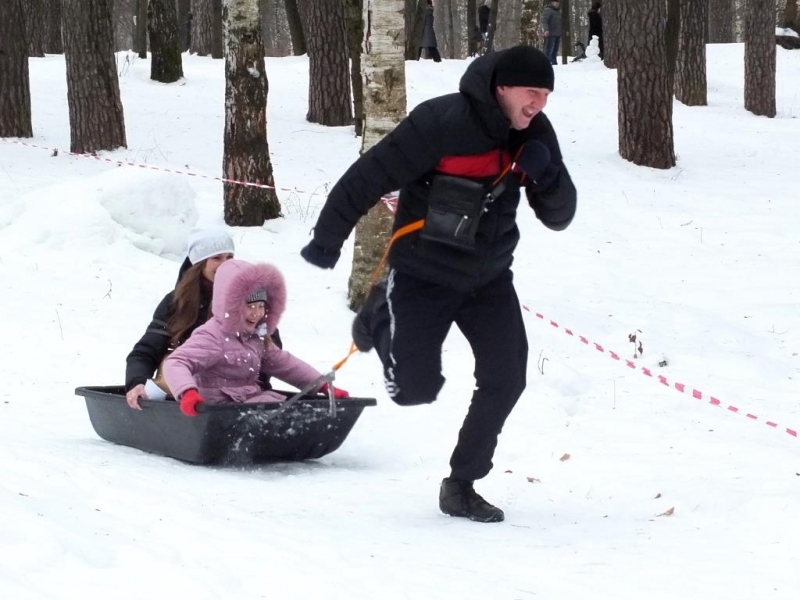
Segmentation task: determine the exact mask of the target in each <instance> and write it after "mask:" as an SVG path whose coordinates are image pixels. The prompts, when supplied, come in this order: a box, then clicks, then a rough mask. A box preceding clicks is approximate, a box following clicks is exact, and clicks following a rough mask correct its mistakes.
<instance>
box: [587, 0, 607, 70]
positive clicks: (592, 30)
mask: <svg viewBox="0 0 800 600" xmlns="http://www.w3.org/2000/svg"><path fill="white" fill-rule="evenodd" d="M602 7H603V3H602V2H601V0H595V2H592V8H591V9H589V12H588V13H586V14H587V15H588V17H589V40H588V41H587V42H586V47H587V48H588V47H589V46H590V45H591V43H592V38H593V37H596V38H597V44H598V46H599V48H600V58H601V59H602V58H603V15H601V14H600V9H601V8H602Z"/></svg>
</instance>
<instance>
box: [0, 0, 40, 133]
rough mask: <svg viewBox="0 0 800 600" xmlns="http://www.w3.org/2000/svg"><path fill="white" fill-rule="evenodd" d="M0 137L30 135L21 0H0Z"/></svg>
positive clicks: (28, 81) (25, 46) (29, 91)
mask: <svg viewBox="0 0 800 600" xmlns="http://www.w3.org/2000/svg"><path fill="white" fill-rule="evenodd" d="M0 81H2V82H3V85H0V137H33V129H32V127H31V90H30V78H29V75H28V46H27V44H26V42H25V17H24V16H23V8H22V0H3V2H0Z"/></svg>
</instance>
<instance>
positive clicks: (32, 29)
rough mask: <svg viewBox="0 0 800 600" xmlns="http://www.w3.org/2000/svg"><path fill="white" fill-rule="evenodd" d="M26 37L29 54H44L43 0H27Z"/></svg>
mask: <svg viewBox="0 0 800 600" xmlns="http://www.w3.org/2000/svg"><path fill="white" fill-rule="evenodd" d="M24 5H25V9H24V18H25V38H26V41H27V43H28V56H38V57H42V56H44V21H43V19H42V14H43V13H44V2H43V0H25V2H24Z"/></svg>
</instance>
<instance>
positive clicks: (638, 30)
mask: <svg viewBox="0 0 800 600" xmlns="http://www.w3.org/2000/svg"><path fill="white" fill-rule="evenodd" d="M615 4H616V5H617V14H618V17H619V21H618V24H619V30H618V31H619V35H618V36H617V43H618V46H617V48H618V51H619V66H618V67H617V94H618V98H619V100H618V102H619V153H620V155H621V156H622V157H623V158H625V159H627V160H629V161H631V162H633V163H635V164H637V165H641V166H647V167H653V168H656V169H669V168H670V167H673V166H675V150H674V146H673V132H672V94H671V92H670V90H669V88H668V87H667V86H668V75H667V53H666V46H665V42H664V29H663V26H662V23H663V16H664V4H663V0H617V1H616V2H615ZM604 33H605V32H604Z"/></svg>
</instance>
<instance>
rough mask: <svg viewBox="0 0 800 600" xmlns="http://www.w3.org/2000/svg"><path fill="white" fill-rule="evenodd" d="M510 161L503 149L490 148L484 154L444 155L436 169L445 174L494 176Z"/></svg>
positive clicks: (508, 155)
mask: <svg viewBox="0 0 800 600" xmlns="http://www.w3.org/2000/svg"><path fill="white" fill-rule="evenodd" d="M510 162H511V155H510V154H509V153H508V152H506V151H504V150H492V151H491V152H486V153H485V154H472V155H469V156H445V157H444V158H443V159H442V160H441V161H440V162H439V164H438V165H437V167H436V170H437V171H438V172H439V173H443V174H445V175H455V176H459V177H496V176H497V175H500V172H501V171H502V170H503V169H504V168H505V167H506V165H507V164H508V163H510Z"/></svg>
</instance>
